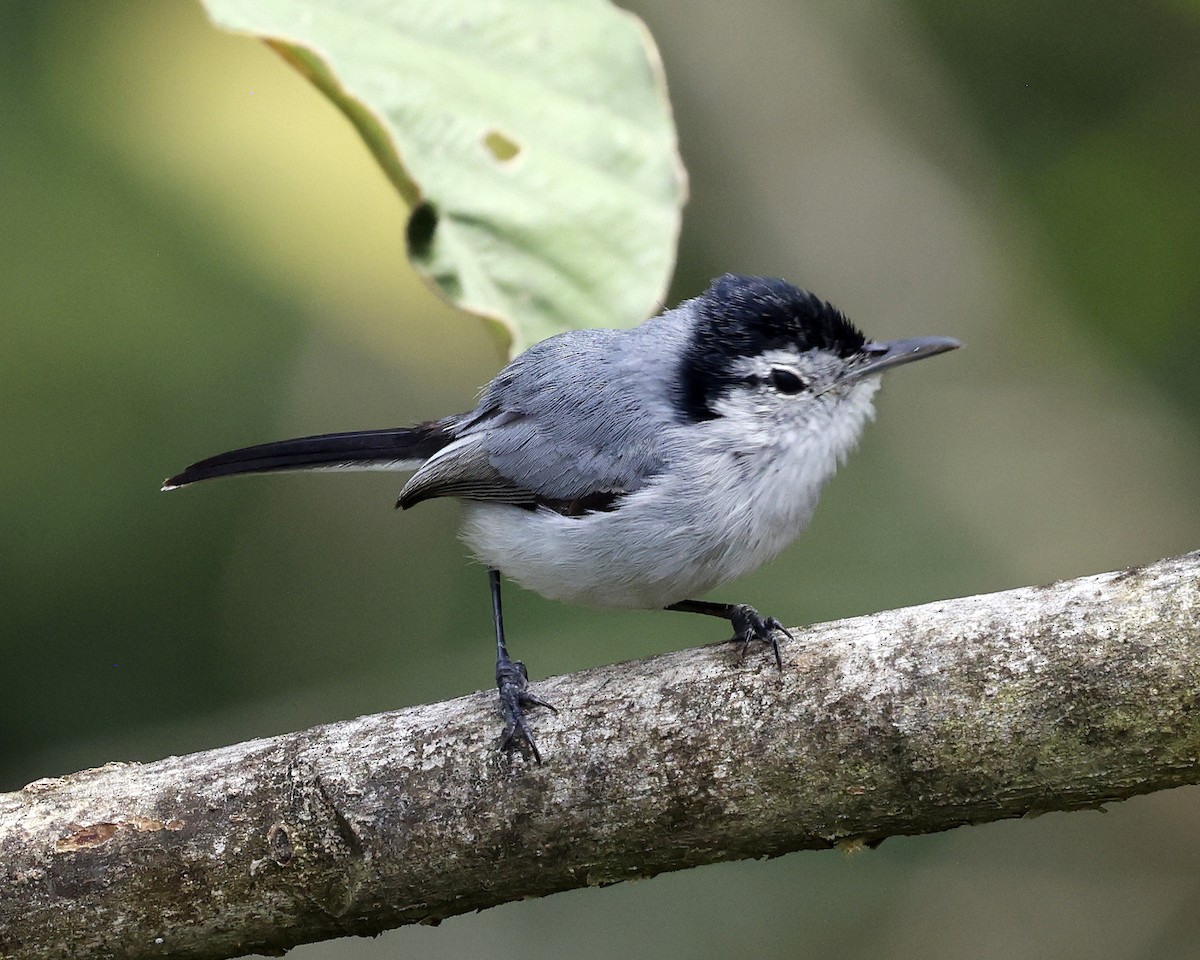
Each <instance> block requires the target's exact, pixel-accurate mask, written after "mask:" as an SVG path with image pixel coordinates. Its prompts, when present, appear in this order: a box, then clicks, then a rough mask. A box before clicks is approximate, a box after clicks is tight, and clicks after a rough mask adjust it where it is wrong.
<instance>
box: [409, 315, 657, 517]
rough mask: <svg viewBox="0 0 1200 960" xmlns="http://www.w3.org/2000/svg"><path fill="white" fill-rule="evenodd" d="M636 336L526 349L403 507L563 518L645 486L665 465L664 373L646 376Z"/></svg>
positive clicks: (565, 340) (576, 336) (607, 335)
mask: <svg viewBox="0 0 1200 960" xmlns="http://www.w3.org/2000/svg"><path fill="white" fill-rule="evenodd" d="M643 329H645V327H641V328H637V329H636V330H635V331H618V330H577V331H571V332H569V333H565V334H560V335H559V336H557V337H552V338H550V339H549V340H544V341H542V342H541V343H539V344H537V345H535V346H534V347H532V348H530V349H529V350H528V351H526V352H525V353H523V354H522V355H521V356H520V357H518V358H517V359H516V360H514V361H513V362H512V363H511V364H509V365H508V366H507V367H506V368H505V369H504V370H503V371H501V372H500V374H499V375H498V376H497V377H496V379H495V380H494V381H493V382H492V384H491V386H489V387H488V389H487V391H486V392H485V394H484V396H483V398H482V400H481V401H480V403H479V406H478V407H477V408H476V409H475V410H474V411H473V412H472V413H470V414H467V415H466V416H464V417H463V418H462V419H461V420H460V421H459V422H458V423H457V424H456V427H455V429H456V432H457V433H458V439H457V440H455V441H454V442H453V443H451V444H450V445H449V446H447V447H446V448H444V449H443V450H441V451H439V452H438V453H437V454H435V455H434V456H433V457H431V458H430V459H429V460H428V461H427V462H426V463H425V464H424V465H423V466H422V467H421V468H420V470H418V471H417V473H416V474H414V475H413V477H412V479H411V480H410V481H409V483H408V485H407V486H406V487H405V488H404V491H403V492H402V494H401V498H400V503H401V505H402V506H411V505H412V504H414V503H417V502H418V501H420V500H424V499H428V498H430V497H444V496H451V497H462V498H464V499H472V500H493V501H501V502H505V503H515V504H520V505H523V506H534V505H536V504H539V503H544V504H547V505H549V506H552V507H554V508H555V509H560V510H562V511H563V512H568V513H574V512H582V511H584V510H588V509H596V508H598V507H602V506H604V505H606V504H609V503H611V502H612V501H613V500H615V499H616V498H617V497H619V496H621V495H622V494H625V493H629V492H632V491H633V490H636V489H638V488H639V487H641V486H643V485H644V484H645V483H646V482H647V481H648V480H649V479H650V478H651V477H653V476H654V475H655V474H657V473H658V472H659V471H660V470H661V469H662V466H663V462H664V439H663V428H664V427H665V426H667V425H668V421H669V419H670V417H669V415H668V414H669V410H668V405H667V404H665V403H661V402H659V392H660V391H661V380H662V378H663V377H664V376H669V375H670V374H669V373H666V372H664V371H652V370H648V369H646V361H645V358H644V357H643V356H640V355H639V354H638V352H637V340H638V339H639V338H638V337H636V336H635V334H636V333H637V332H638V331H640V330H643Z"/></svg>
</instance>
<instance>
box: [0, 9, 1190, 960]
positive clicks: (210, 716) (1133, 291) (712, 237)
mask: <svg viewBox="0 0 1200 960" xmlns="http://www.w3.org/2000/svg"><path fill="white" fill-rule="evenodd" d="M633 8H634V9H635V11H636V12H638V13H639V14H641V15H642V16H643V17H644V18H645V19H646V20H647V22H648V24H649V26H650V28H651V29H652V31H653V32H654V34H655V36H656V38H657V41H658V43H659V45H660V47H661V49H662V52H663V56H664V59H665V61H666V65H667V72H668V78H669V81H670V84H671V91H672V96H673V99H674V102H675V106H676V111H677V118H678V122H679V126H680V135H681V139H682V146H683V152H684V157H685V159H686V161H687V163H688V166H689V169H690V173H691V182H692V196H693V200H692V202H691V204H690V206H689V208H688V210H687V212H686V217H685V230H684V236H683V243H682V256H681V263H680V267H679V270H678V272H677V275H676V281H675V286H674V291H673V296H672V300H675V299H678V298H680V297H684V296H690V295H694V294H695V293H697V292H699V291H700V289H702V287H703V286H704V284H705V283H706V282H707V280H708V279H709V278H710V277H712V276H714V275H716V274H719V273H721V272H723V271H725V270H737V271H742V272H753V273H764V274H774V275H781V276H786V277H788V278H789V279H792V280H793V281H795V282H798V283H802V284H804V285H806V286H808V287H810V288H812V289H814V290H816V291H817V292H818V293H819V294H820V295H822V296H824V297H827V298H829V299H831V300H833V301H834V302H835V303H837V304H838V305H839V306H840V307H842V308H843V309H844V310H846V311H847V312H848V313H849V314H850V316H851V317H853V318H854V319H855V320H857V321H858V322H859V323H860V324H861V325H862V326H863V327H865V328H866V330H867V331H868V332H869V333H870V334H871V335H874V336H877V337H881V338H883V337H892V336H901V335H916V334H952V335H955V336H959V337H961V338H962V339H963V340H965V341H966V343H967V345H968V348H967V349H966V350H963V351H961V352H959V353H957V354H954V355H952V356H949V357H946V358H943V359H939V360H937V361H936V362H933V363H930V364H928V365H927V366H926V365H924V364H922V365H921V366H920V367H919V368H911V369H905V370H904V371H902V372H899V373H897V374H895V375H894V376H893V377H892V378H891V379H890V380H889V382H888V384H887V386H886V388H885V390H884V393H883V395H882V398H881V402H880V421H881V422H880V423H878V424H877V425H876V426H875V427H873V428H872V429H871V430H870V432H869V434H868V436H867V438H866V441H865V442H864V444H863V448H862V450H861V451H860V452H859V454H858V455H856V456H855V457H854V458H853V459H852V460H851V462H850V464H849V465H848V467H847V468H846V469H845V470H844V471H843V474H842V475H841V476H839V477H838V479H837V480H836V481H835V482H834V483H833V484H832V485H831V487H830V489H829V491H828V492H827V494H826V497H825V500H824V502H823V504H822V508H821V510H820V511H819V512H818V516H817V519H816V522H815V523H814V525H813V528H812V529H811V531H810V532H809V533H808V534H807V535H806V537H805V538H804V539H803V540H802V541H801V542H800V544H799V545H798V546H797V547H795V548H794V549H792V550H791V551H790V552H789V553H788V554H787V555H786V556H785V557H784V558H783V559H782V560H780V561H779V562H776V563H775V564H773V565H771V566H770V567H768V568H767V569H765V570H763V571H761V572H760V573H758V574H757V575H755V576H754V577H752V578H749V579H747V580H746V581H745V582H744V583H742V584H740V585H737V586H735V587H733V588H727V589H726V590H724V591H721V594H720V595H721V596H722V597H726V596H727V597H729V598H731V599H737V600H744V601H747V602H750V603H754V604H756V605H758V606H759V607H761V608H763V609H765V610H769V611H770V612H772V613H774V614H776V615H778V616H780V617H781V618H783V619H784V620H785V621H787V622H790V623H796V622H804V621H817V620H824V619H830V618H836V617H841V616H849V615H853V614H858V613H864V612H869V611H872V610H876V609H880V608H885V607H890V606H895V605H900V604H909V603H918V602H921V601H925V600H932V599H936V598H939V597H948V596H955V595H964V594H972V593H978V592H984V591H990V590H997V589H1002V588H1005V587H1010V586H1017V585H1022V584H1027V583H1037V582H1044V581H1049V580H1054V579H1059V578H1066V577H1073V576H1077V575H1082V574H1087V573H1093V572H1099V571H1103V570H1108V569H1112V568H1117V567H1122V566H1128V565H1133V564H1137V563H1142V562H1144V561H1149V560H1153V559H1156V558H1159V557H1163V556H1168V555H1172V554H1176V553H1181V552H1184V551H1187V550H1190V549H1195V548H1197V547H1200V509H1198V508H1197V504H1198V502H1200V414H1198V413H1197V404H1198V401H1200V377H1198V375H1197V373H1196V369H1197V362H1196V353H1197V348H1198V346H1200V337H1198V336H1197V332H1196V320H1197V318H1198V317H1200V8H1198V7H1197V6H1196V5H1195V4H1188V3H1150V2H1147V3H1136V4H1125V3H1115V2H1110V3H1101V4H1092V3H1060V4H1052V5H1044V4H1035V3H1033V2H1030V0H1015V2H1010V3H1005V4H994V5H978V4H960V3H951V2H947V0H900V2H897V3H894V4H886V3H881V2H872V0H864V2H861V3H853V4H845V3H835V2H832V0H812V2H805V3H798V4H797V3H784V2H771V0H754V2H750V3H747V4H745V5H741V6H739V7H738V8H737V10H736V12H734V11H733V8H731V7H730V6H729V5H728V4H725V3H719V2H716V0H703V2H696V3H691V4H678V3H672V2H668V0H646V2H643V3H638V4H634V5H633ZM0 50H2V52H3V55H2V56H0V130H2V135H0V228H2V234H0V235H2V237H3V239H2V241H0V243H2V244H3V248H2V249H3V256H0V290H2V292H3V295H2V296H0V311H2V318H0V436H2V437H3V441H4V466H3V468H0V478H2V479H0V584H2V585H3V586H2V587H0V590H2V591H3V593H2V596H3V603H2V604H0V634H2V636H0V640H2V642H0V683H2V684H3V686H2V687H0V694H2V695H0V748H2V749H0V789H15V788H19V787H20V786H21V785H23V784H24V783H26V782H28V781H30V780H33V779H35V778H38V777H43V776H52V775H56V774H62V773H66V772H69V771H71V770H74V769H77V768H80V767H85V766H92V765H97V764H100V763H103V762H105V761H109V760H150V759H154V758H156V757H160V756H163V755H166V754H172V753H182V752H187V751H192V750H197V749H202V748H206V747H214V746H218V745H221V744H225V743H230V742H234V741H239V740H243V739H247V738H250V737H254V736H263V735H269V734H273V733H279V732H284V731H288V730H293V729H298V728H301V727H304V726H307V725H310V724H314V723H318V722H323V721H329V720H334V719H338V718H344V717H352V716H356V715H359V714H363V713H369V712H375V711H380V710H385V709H390V708H394V707H398V706H402V705H405V704H409V703H416V702H422V701H428V700H435V699H441V698H445V697H450V696H454V695H458V694H461V693H463V692H466V691H469V690H473V689H478V688H481V687H485V686H487V685H488V683H489V682H490V676H491V671H492V659H491V657H492V653H491V646H490V643H491V641H490V637H489V629H490V626H489V606H488V596H487V589H486V586H485V578H484V575H483V570H482V569H481V568H480V567H479V566H478V565H477V564H475V563H473V562H470V561H468V560H467V559H466V558H465V556H464V551H463V549H462V547H461V546H460V545H459V544H458V542H457V541H456V540H455V538H454V536H453V534H452V529H453V525H454V522H455V519H456V516H457V509H456V507H455V505H454V504H451V503H440V502H434V503H429V504H422V505H421V507H420V509H417V510H414V511H412V512H410V513H406V514H404V515H397V514H396V513H395V512H394V511H393V509H392V503H393V501H394V497H395V494H396V492H397V491H398V489H399V485H400V480H399V478H396V477H390V476H387V475H378V474H372V475H353V476H279V477H272V478H261V479H257V480H246V481H244V482H229V483H221V484H214V485H212V486H206V487H199V488H196V489H191V490H187V491H183V492H180V493H176V494H172V495H170V496H167V495H163V494H160V493H159V492H158V484H159V482H160V481H161V479H162V478H163V477H165V476H166V475H168V474H169V473H171V472H173V471H175V470H177V469H178V468H180V467H182V466H183V465H185V464H186V463H188V462H190V461H192V460H194V459H196V458H197V457H200V456H203V455H206V454H210V453H214V452H217V451H219V450H223V449H226V448H229V447H233V446H237V445H240V444H245V443H253V442H257V441H261V440H267V439H275V438H279V437H283V436H289V435H294V434H302V433H315V432H321V431H326V430H335V429H353V428H360V427H361V428H366V427H377V426H391V425H396V424H402V423H408V422H412V421H416V420H420V419H424V418H428V417H433V416H437V415H440V414H443V413H446V412H448V411H451V410H459V409H464V408H466V407H468V406H470V405H471V403H472V401H473V397H474V395H475V391H476V390H477V388H478V387H479V386H480V385H481V384H483V383H485V382H486V381H487V380H488V379H489V378H490V377H491V376H492V375H493V374H494V373H495V371H496V370H497V369H498V367H499V366H500V364H501V363H502V362H503V355H502V350H501V349H500V347H499V346H498V345H497V344H496V343H495V342H493V341H492V340H491V339H489V336H488V334H487V332H486V331H485V329H484V328H483V327H482V325H480V324H479V323H478V322H476V321H474V320H472V319H470V318H468V317H463V316H459V315H457V314H455V313H454V312H453V311H451V310H449V309H448V308H446V307H444V306H442V305H441V304H439V302H438V301H437V300H436V299H435V298H433V297H432V296H431V295H430V294H429V293H428V292H427V291H426V290H425V289H424V287H423V286H422V285H421V284H420V282H419V281H417V280H416V279H415V277H414V276H413V275H412V274H411V272H410V271H409V270H408V269H407V267H406V265H405V262H404V249H403V235H404V232H403V228H404V223H405V216H406V211H405V210H404V209H403V207H402V205H401V204H400V202H399V200H398V199H397V198H396V196H395V195H394V193H393V191H392V190H391V188H390V187H389V185H388V183H387V182H386V181H385V179H384V177H383V175H382V174H381V173H380V171H379V170H378V169H377V168H376V167H375V165H374V163H373V161H372V160H371V159H370V158H369V156H368V155H367V152H366V150H365V149H364V148H363V147H362V145H361V144H360V143H359V141H358V139H357V137H356V135H355V134H354V132H353V131H352V130H351V128H350V126H349V124H348V123H347V122H346V121H345V120H344V119H343V118H342V116H341V115H340V114H338V113H337V112H336V111H335V110H334V108H333V107H331V106H330V105H329V104H328V103H326V102H325V101H324V99H323V98H322V97H321V96H320V95H318V94H317V93H316V92H315V91H314V90H312V89H311V88H310V87H309V86H308V85H307V84H306V83H305V82H304V81H303V80H302V79H300V77H298V76H297V75H296V74H294V73H293V72H292V71H291V70H290V69H289V68H287V67H286V66H285V65H284V64H283V62H282V61H281V60H279V59H278V58H277V57H275V56H274V55H272V54H271V53H270V52H269V51H267V50H266V49H265V48H264V47H262V46H261V45H259V44H258V43H256V42H254V41H251V40H248V39H245V38H241V37H236V36H232V35H225V34H221V33H218V32H217V31H215V30H213V29H211V28H210V27H209V26H208V24H207V22H206V21H205V19H204V17H203V15H202V14H201V13H200V11H199V10H198V9H197V8H196V7H195V6H194V5H193V4H191V3H189V2H183V0H157V2H154V0H140V2H120V3H118V2H109V3H103V4H79V3H64V2H56V3H49V2H48V3H40V4H24V3H17V2H12V0H9V2H6V3H3V4H2V5H0ZM506 602H507V605H508V607H509V612H508V616H509V619H510V633H511V639H512V644H513V648H514V652H515V653H516V654H517V655H519V656H521V657H522V658H524V659H526V660H527V661H528V662H529V664H530V666H531V671H532V673H533V674H534V676H535V678H536V677H543V676H546V675H549V674H553V673H559V672H563V671H569V670H574V669H578V668H581V667H585V666H591V665H595V664H601V663H605V662H609V661H612V660H616V659H621V658H628V657H635V656H639V655H643V654H647V653H650V652H654V651H658V650H664V649H672V648H676V647H681V646H685V645H689V644H693V643H699V642H706V641H712V640H716V639H718V638H719V634H720V633H721V631H720V629H719V625H714V624H708V623H700V622H697V621H695V620H692V619H691V618H686V617H673V616H669V615H666V614H661V615H659V614H653V613H645V614H642V613H628V614H613V613H604V612H594V611H589V610H583V609H578V608H568V607H564V606H561V605H558V604H554V603H550V602H548V601H544V600H541V599H540V598H538V597H534V596H531V595H529V594H525V593H523V592H521V591H519V590H516V589H511V590H510V591H509V593H508V594H507V596H506ZM1198 818H1200V788H1187V789H1181V790H1175V791H1171V792H1168V793H1163V794H1158V795H1154V796H1151V797H1146V798H1139V799H1135V800H1132V801H1129V802H1127V803H1123V804H1118V805H1115V806H1114V807H1112V809H1111V812H1110V813H1109V815H1108V816H1100V815H1099V814H1094V813H1081V814H1055V815H1049V816H1045V817H1041V818H1039V819H1037V820H1032V821H1017V822H1007V823H1001V824H993V825H989V826H983V827H976V828H969V829H960V830H957V831H953V832H951V833H947V834H943V835H938V836H932V837H918V838H899V839H894V840H889V841H888V842H886V843H885V844H883V846H882V847H881V848H880V849H878V850H876V851H873V852H869V853H863V854H861V855H858V856H855V857H847V856H846V855H844V854H842V853H839V852H834V851H831V852H827V853H820V854H814V853H805V854H795V855H792V856H789V857H784V858H780V859H778V860H774V861H770V862H751V863H739V864H723V865H717V866H713V867H708V868H704V869H701V870H695V871H690V872H686V873H681V874H676V875H670V876H665V877H659V878H656V879H655V880H652V881H648V882H644V883H638V884H625V885H621V886H617V887H612V888H609V889H604V890H585V891H578V892H575V893H568V894H561V895H558V896H555V897H551V898H549V899H546V900H542V901H535V902H529V903H520V904H511V905H508V906H505V907H501V908H498V909H495V910H491V911H488V912H486V913H483V914H479V915H474V916H469V917H463V918H457V919H454V920H451V921H448V922H447V923H445V924H443V925H442V926H441V927H439V928H437V929H430V928H415V929H406V930H400V931H395V932H393V933H390V934H387V935H385V936H383V937H381V938H379V939H377V940H373V941H357V940H353V941H338V942H334V943H330V944H319V945H313V946H309V947H304V948H300V949H298V950H297V951H295V953H294V954H291V955H292V956H295V957H297V958H300V960H335V958H345V960H351V958H353V960H360V958H362V960H365V958H379V957H391V956H399V955H405V956H421V957H462V956H468V955H469V956H472V957H476V958H478V957H518V956H519V957H523V958H533V960H537V958H543V957H545V958H551V957H553V958H562V957H572V958H575V957H607V956H612V955H614V954H629V955H634V956H641V955H654V956H659V957H667V958H669V957H701V958H708V957H714V958H716V957H725V956H729V955H731V954H737V955H751V956H758V957H793V956H807V955H810V954H811V955H817V954H819V955H825V956H844V957H857V956H871V957H880V956H884V957H901V958H908V957H914V958H916V957H921V958H941V957H947V958H949V957H963V956H966V957H980V958H992V957H996V958H1001V957H1018V956H1019V957H1084V956H1087V957H1092V956H1103V957H1106V958H1126V957H1128V958H1141V957H1146V958H1150V957H1153V958H1170V957H1195V956H1200V829H1198V828H1197V822H1198Z"/></svg>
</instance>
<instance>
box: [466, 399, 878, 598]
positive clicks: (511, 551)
mask: <svg viewBox="0 0 1200 960" xmlns="http://www.w3.org/2000/svg"><path fill="white" fill-rule="evenodd" d="M877 387H878V381H877V380H876V379H874V378H872V379H871V380H865V381H862V382H860V383H859V384H857V385H856V386H855V387H854V389H853V390H851V391H850V395H849V396H847V397H844V398H842V399H840V401H839V402H837V403H836V404H832V403H831V404H830V405H829V407H822V406H818V407H815V408H814V410H813V415H812V417H811V418H809V419H808V420H806V421H804V422H801V423H799V424H796V423H791V424H788V425H786V426H785V427H783V428H782V429H778V426H779V425H774V426H771V425H768V426H767V427H765V428H764V429H762V430H761V431H757V432H756V431H745V430H744V429H740V428H737V427H736V426H735V425H736V424H739V423H740V424H744V423H746V422H748V421H747V419H746V418H742V417H718V418H717V419H715V420H712V421H707V422H705V423H702V424H689V425H687V426H681V427H678V428H672V429H673V430H677V431H679V432H678V433H677V434H676V435H674V436H673V437H671V438H669V440H670V443H671V444H672V445H674V444H685V443H686V445H687V447H686V453H685V454H683V455H679V456H676V457H675V458H673V459H672V461H671V463H670V467H669V469H668V470H666V471H665V472H664V473H663V475H661V476H660V477H659V478H657V479H656V480H655V481H654V482H652V483H651V484H649V485H647V486H645V487H643V488H641V489H640V490H637V491H635V492H634V493H632V494H630V495H628V496H626V497H624V498H623V499H622V500H621V501H620V503H619V506H618V508H617V509H616V510H613V511H611V512H607V513H589V514H585V515H583V516H579V517H564V516H562V515H560V514H557V513H554V512H553V511H550V510H535V511H530V510H525V509H522V508H520V507H513V506H509V505H505V504H496V503H469V504H468V505H467V511H466V517H465V521H464V526H463V539H464V540H465V541H466V542H467V544H468V545H469V546H470V548H471V549H472V551H473V552H474V553H475V555H476V556H477V557H478V558H479V559H480V560H481V561H482V562H484V563H486V564H487V565H488V566H490V567H494V568H496V569H497V570H500V571H501V572H502V573H503V574H505V576H507V577H509V578H510V579H512V580H514V581H516V582H517V583H519V584H521V585H522V586H524V587H526V588H528V589H530V590H533V591H535V592H537V593H540V594H542V595H543V596H545V597H550V598H552V599H556V600H566V601H570V602H574V603H582V604H587V605H590V606H600V607H631V608H645V609H651V608H661V607H664V606H667V605H668V604H671V603H674V602H676V601H678V600H683V599H688V598H693V597H696V596H698V595H700V594H703V593H706V592H707V591H709V590H711V589H713V588H714V587H717V586H720V585H721V584H723V583H726V582H728V581H730V580H733V579H735V578H736V577H740V576H742V575H743V574H746V573H749V572H750V571H752V570H755V569H757V568H758V567H759V566H761V565H762V564H763V563H764V562H766V561H767V560H769V559H771V558H772V557H774V556H776V555H777V554H778V553H779V552H780V551H781V550H783V549H784V547H786V546H788V544H790V543H791V542H792V541H793V540H795V539H796V538H797V537H798V536H799V535H800V534H801V533H802V532H803V531H804V529H805V527H807V526H808V523H809V521H810V520H811V519H812V515H813V511H814V510H815V509H816V505H817V500H818V498H819V496H820V493H821V489H822V488H823V487H824V485H825V483H826V482H827V481H828V480H829V478H830V477H832V476H833V474H834V472H835V471H836V470H837V467H838V465H839V463H840V462H841V461H842V460H844V459H845V457H846V456H847V455H848V454H849V452H850V451H851V450H852V449H853V448H854V446H855V444H856V443H857V441H858V438H859V436H860V435H861V433H862V429H863V427H864V426H865V424H866V422H867V421H868V420H869V419H870V417H871V415H872V398H873V396H874V393H875V390H876V389H877ZM830 410H835V411H836V415H834V416H832V417H830V416H828V412H829V411H830ZM739 429H740V432H738V430H739Z"/></svg>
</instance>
